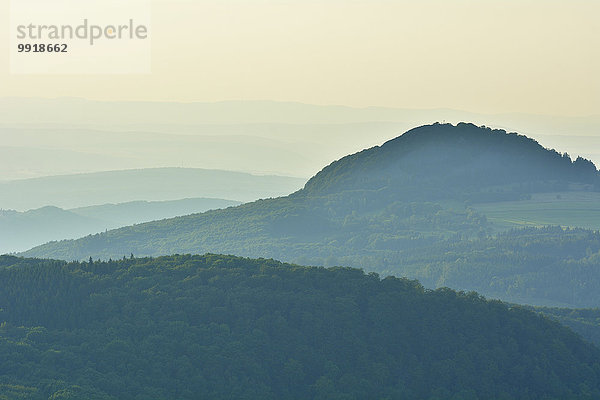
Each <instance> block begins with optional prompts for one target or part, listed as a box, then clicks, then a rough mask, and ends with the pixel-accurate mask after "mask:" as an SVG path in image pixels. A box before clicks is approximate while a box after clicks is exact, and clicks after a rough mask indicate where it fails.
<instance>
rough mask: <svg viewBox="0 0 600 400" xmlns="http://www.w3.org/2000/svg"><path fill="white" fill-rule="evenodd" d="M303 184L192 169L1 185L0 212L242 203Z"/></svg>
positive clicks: (279, 178)
mask: <svg viewBox="0 0 600 400" xmlns="http://www.w3.org/2000/svg"><path fill="white" fill-rule="evenodd" d="M304 182H305V180H304V179H300V178H292V177H285V176H274V175H265V176H260V175H252V174H246V173H241V172H231V171H219V170H206V169H193V168H153V169H141V170H123V171H109V172H96V173H89V174H76V175H62V176H49V177H43V178H33V179H23V180H16V181H10V182H4V183H0V208H2V209H15V210H19V211H26V210H29V209H34V208H40V207H44V206H48V205H52V206H56V207H60V208H76V207H85V206H89V205H97V204H105V203H124V202H130V201H138V200H147V201H165V200H180V199H184V198H198V197H203V198H217V199H230V200H234V201H240V202H247V201H253V200H256V199H259V198H268V197H277V196H282V195H287V194H290V193H292V192H294V191H296V190H298V189H300V188H301V187H302V185H303V184H304Z"/></svg>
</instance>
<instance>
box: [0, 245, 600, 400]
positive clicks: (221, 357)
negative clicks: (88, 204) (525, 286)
mask: <svg viewBox="0 0 600 400" xmlns="http://www.w3.org/2000/svg"><path fill="white" fill-rule="evenodd" d="M0 310H1V311H0V360H2V362H1V364H0V398H1V399H11V400H12V399H48V398H50V399H95V400H100V399H104V400H106V399H137V398H139V399H142V398H143V399H165V398H173V399H175V398H177V399H197V398H202V399H223V398H244V399H299V398H303V399H311V398H312V399H363V398H382V399H383V398H393V399H399V400H402V399H407V400H408V399H431V400H433V399H473V400H477V399H481V400H483V399H485V400H487V399H503V400H511V399H523V400H536V399H540V400H541V399H544V400H552V399H556V400H559V399H560V400H563V399H582V400H583V399H597V398H600V351H599V350H598V349H596V348H595V347H593V346H592V345H589V344H586V343H585V342H583V341H582V340H581V339H580V338H579V337H578V336H576V335H575V334H574V333H572V332H571V331H570V330H568V329H567V328H564V327H562V326H560V325H559V324H558V323H555V322H552V321H550V320H547V319H545V318H544V317H541V316H539V315H536V314H534V313H532V312H530V311H526V310H523V309H520V308H518V307H512V308H509V307H508V306H506V305H503V304H502V303H499V302H493V301H492V302H490V301H486V300H484V299H483V298H481V297H480V296H478V295H477V294H475V293H457V292H454V291H451V290H449V289H440V290H436V291H429V290H425V289H424V288H423V287H422V286H421V285H420V284H419V283H417V282H416V281H410V280H406V279H398V278H391V277H390V278H385V279H380V278H379V277H378V276H377V275H375V274H368V275H366V274H364V273H363V272H361V271H359V270H355V269H348V268H332V269H324V268H307V267H300V266H296V265H289V264H281V263H279V262H276V261H273V260H264V259H260V260H251V259H242V258H236V257H231V256H218V255H205V256H170V257H161V258H157V259H150V258H144V259H130V258H127V259H123V260H120V261H109V262H93V263H92V262H89V263H88V262H84V263H65V262H60V261H49V260H35V259H19V258H15V257H7V256H5V257H0Z"/></svg>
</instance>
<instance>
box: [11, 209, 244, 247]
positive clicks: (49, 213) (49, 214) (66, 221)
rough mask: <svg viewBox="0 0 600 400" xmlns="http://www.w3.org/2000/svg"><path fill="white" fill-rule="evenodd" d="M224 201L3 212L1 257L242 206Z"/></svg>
mask: <svg viewBox="0 0 600 400" xmlns="http://www.w3.org/2000/svg"><path fill="white" fill-rule="evenodd" d="M239 204H240V202H238V201H233V200H222V199H204V198H199V199H183V200H174V201H160V202H148V201H135V202H129V203H120V204H104V205H98V206H88V207H82V208H75V209H70V210H64V209H62V208H58V207H54V206H46V207H42V208H38V209H35V210H29V211H26V212H17V211H14V210H0V254H4V253H13V252H18V251H24V250H27V249H29V248H31V247H32V246H37V245H40V244H43V243H46V242H48V241H51V240H61V239H74V238H78V237H81V236H85V235H89V234H93V233H98V232H103V231H105V230H107V229H115V228H119V227H122V226H127V225H134V224H140V223H143V222H149V221H156V220H161V219H164V218H173V217H177V216H182V215H188V214H194V213H200V212H204V211H207V210H214V209H219V208H226V207H231V206H235V205H239Z"/></svg>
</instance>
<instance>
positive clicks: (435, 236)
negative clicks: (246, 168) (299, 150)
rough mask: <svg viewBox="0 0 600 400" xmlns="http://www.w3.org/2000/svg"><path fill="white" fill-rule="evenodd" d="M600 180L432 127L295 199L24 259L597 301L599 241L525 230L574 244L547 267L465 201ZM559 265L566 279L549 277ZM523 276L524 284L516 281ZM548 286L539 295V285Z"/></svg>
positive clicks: (484, 132)
mask: <svg viewBox="0 0 600 400" xmlns="http://www.w3.org/2000/svg"><path fill="white" fill-rule="evenodd" d="M599 179H600V178H599V173H598V171H597V170H596V168H595V166H594V165H593V164H591V163H590V162H589V161H586V160H583V159H581V158H578V159H576V160H575V161H572V160H571V158H570V157H568V156H566V155H561V154H559V153H557V152H556V151H554V150H548V149H544V148H543V147H542V146H541V145H539V144H538V143H537V142H535V141H533V140H531V139H528V138H526V137H524V136H520V135H517V134H509V133H506V132H504V131H500V130H491V129H489V128H483V127H476V126H474V125H471V124H459V125H457V126H452V125H441V124H436V125H429V126H423V127H420V128H416V129H413V130H411V131H409V132H407V133H405V134H404V135H402V136H400V137H398V138H396V139H394V140H392V141H390V142H387V143H385V144H384V145H382V146H380V147H375V148H372V149H369V150H365V151H363V152H360V153H357V154H354V155H351V156H348V157H345V158H343V159H341V160H339V161H336V162H334V163H333V164H331V165H330V166H328V167H326V168H325V169H323V171H322V172H320V173H319V174H317V175H316V176H315V177H314V178H312V179H311V180H310V181H309V182H308V183H307V185H306V187H305V188H304V189H303V190H301V191H298V192H296V193H294V194H292V195H290V196H286V197H280V198H276V199H268V200H260V201H257V202H254V203H249V204H244V205H241V206H239V207H234V208H229V209H226V210H219V211H212V212H207V213H203V214H195V215H191V216H186V217H181V218H175V219H170V220H164V221H158V222H152V223H148V224H142V225H137V226H134V227H128V228H123V229H119V230H114V231H109V232H107V233H105V234H99V235H94V236H88V237H85V238H82V239H79V240H76V241H63V242H54V243H49V244H46V245H43V246H40V247H37V248H34V249H32V250H30V251H28V252H26V253H24V254H25V255H27V256H34V257H49V258H57V259H64V260H74V259H78V260H83V259H87V258H89V257H93V258H94V259H97V258H102V259H108V258H113V259H114V258H121V257H122V256H123V255H129V254H131V253H133V254H135V255H149V256H158V255H166V254H174V253H192V254H202V253H206V252H215V253H225V254H236V255H241V256H249V257H266V258H276V259H280V260H283V261H288V262H297V263H300V264H309V265H325V266H333V265H347V266H351V267H360V268H364V269H366V270H372V271H376V272H380V273H382V274H385V275H388V274H391V275H395V276H408V277H411V278H419V279H423V281H424V282H425V283H426V284H427V286H428V287H440V286H451V287H454V288H459V289H465V290H478V291H480V292H481V293H483V294H485V295H491V296H494V297H499V298H502V299H504V300H507V301H514V302H528V303H531V304H539V305H551V306H585V307H588V306H600V294H598V295H595V294H590V293H600V292H589V291H587V290H586V287H587V286H588V285H596V282H600V271H599V269H598V268H595V267H592V268H591V269H590V268H587V267H586V265H588V264H589V262H590V261H589V260H588V258H589V257H590V255H592V254H594V253H596V252H600V246H599V245H598V241H597V239H596V236H595V235H596V234H594V233H593V232H588V231H585V232H583V233H577V232H576V233H573V232H571V231H569V230H566V229H560V228H559V229H554V230H551V231H550V233H549V231H547V230H545V229H543V228H541V229H532V230H531V231H528V232H527V233H524V234H523V235H525V237H524V240H525V241H526V242H527V243H538V242H543V243H544V245H543V246H539V247H536V246H533V247H530V249H537V248H540V249H543V248H548V247H552V246H559V247H560V246H561V245H562V244H561V243H563V242H565V243H570V242H572V241H575V242H577V245H575V247H576V248H577V251H574V252H573V253H572V254H573V255H574V257H575V258H572V257H571V255H570V256H567V255H566V254H567V253H564V254H562V253H561V254H556V255H555V256H553V257H554V258H553V259H552V262H551V263H547V262H545V260H547V259H546V258H544V257H546V255H545V254H543V253H541V252H538V253H535V252H534V254H529V253H528V254H525V253H524V249H523V248H521V247H520V246H521V245H520V243H519V239H516V240H513V238H510V237H509V236H502V235H496V234H497V232H498V229H497V226H496V225H494V224H493V223H490V222H489V221H488V219H487V218H486V216H485V214H483V213H480V212H477V211H476V209H475V208H474V207H471V206H470V204H471V203H474V202H498V201H503V200H511V201H515V200H518V199H528V198H530V197H531V194H535V193H540V192H548V191H556V190H562V191H569V193H590V192H591V191H594V190H596V189H598V180H599ZM550 197H551V196H550ZM555 197H557V196H555ZM551 198H552V197H551ZM523 201H525V200H523ZM565 218H567V219H568V216H567V215H566V216H565ZM593 218H594V217H593V216H591V215H590V216H589V218H588V220H590V219H593ZM521 234H522V233H516V234H515V235H516V236H517V237H518V236H519V235H521ZM540 251H542V250H540ZM481 254H485V255H486V257H488V258H487V259H486V260H485V265H486V269H483V268H480V265H479V264H477V262H478V261H475V262H472V261H471V260H480V259H481ZM507 257H509V258H507ZM569 257H571V258H569ZM509 259H510V261H506V260H509ZM494 260H503V261H502V262H495V261H494ZM592 260H594V259H593V258H592ZM591 262H592V265H595V264H593V263H594V262H595V261H591ZM455 265H459V266H460V268H458V269H455V268H454V266H455ZM559 270H560V271H561V273H562V274H568V275H569V279H568V280H561V281H557V280H556V279H552V278H551V277H552V276H553V275H556V272H557V271H559ZM524 274H527V279H526V281H527V282H528V284H527V285H522V284H519V282H522V281H523V277H524ZM548 282H550V283H551V284H549V285H546V283H548ZM542 283H543V285H545V286H544V288H543V290H540V289H535V290H533V288H534V287H537V288H539V287H541V286H543V285H542ZM531 285H533V286H531Z"/></svg>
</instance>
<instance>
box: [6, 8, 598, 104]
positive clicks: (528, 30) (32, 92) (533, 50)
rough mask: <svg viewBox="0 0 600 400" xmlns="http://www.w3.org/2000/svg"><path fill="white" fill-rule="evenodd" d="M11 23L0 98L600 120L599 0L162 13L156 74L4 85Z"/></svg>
mask: <svg viewBox="0 0 600 400" xmlns="http://www.w3.org/2000/svg"><path fill="white" fill-rule="evenodd" d="M13 1H19V0H13ZM124 1H126V0H124ZM8 14H9V2H8V0H0V27H1V28H2V29H0V97H4V96H23V97H62V96H74V97H83V98H88V99H98V100H149V101H182V102H189V101H221V100H239V99H243V100H252V99H264V100H279V101H300V102H305V103H314V104H342V105H348V106H359V107H364V106H387V107H400V108H442V107H443V108H453V109H461V110H467V111H473V112H482V113H503V112H522V113H535V114H548V115H591V114H600V22H599V21H600V19H599V18H598V16H599V15H600V1H591V0H585V1H582V0H569V1H566V0H561V1H556V0H477V1H475V0H473V1H469V0H418V1H417V0H413V1H407V0H406V1H402V0H398V1H394V0H368V1H367V0H355V1H341V0H321V1H315V0H245V1H243V0H219V1H216V0H215V1H206V0H188V1H183V0H168V1H166V0H162V1H157V0H155V1H153V9H152V27H151V36H152V73H151V74H149V75H65V76H63V75H10V74H9V60H8V51H9V49H8V32H7V29H4V27H5V26H8Z"/></svg>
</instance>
